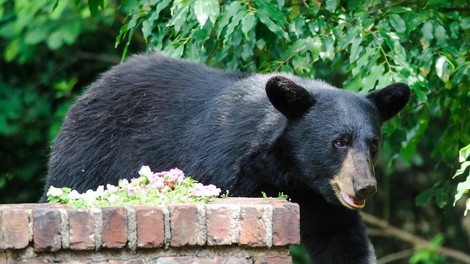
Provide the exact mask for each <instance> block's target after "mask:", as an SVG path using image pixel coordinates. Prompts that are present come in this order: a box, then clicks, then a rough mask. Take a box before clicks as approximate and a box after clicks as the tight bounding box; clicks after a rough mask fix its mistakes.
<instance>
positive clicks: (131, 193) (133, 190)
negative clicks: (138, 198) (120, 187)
mask: <svg viewBox="0 0 470 264" xmlns="http://www.w3.org/2000/svg"><path fill="white" fill-rule="evenodd" d="M136 191H137V190H136V188H134V187H131V186H129V187H128V188H127V193H128V194H129V195H130V196H134V195H135V192H136Z"/></svg>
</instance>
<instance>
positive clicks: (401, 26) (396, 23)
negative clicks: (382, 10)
mask: <svg viewBox="0 0 470 264" xmlns="http://www.w3.org/2000/svg"><path fill="white" fill-rule="evenodd" d="M389 21H390V24H391V25H392V27H393V28H395V30H396V31H397V32H399V33H404V32H405V31H406V24H405V21H404V20H403V19H402V18H401V16H399V15H397V14H392V15H390V20H389Z"/></svg>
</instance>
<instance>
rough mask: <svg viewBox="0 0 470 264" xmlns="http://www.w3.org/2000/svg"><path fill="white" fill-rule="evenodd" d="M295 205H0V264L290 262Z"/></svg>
mask: <svg viewBox="0 0 470 264" xmlns="http://www.w3.org/2000/svg"><path fill="white" fill-rule="evenodd" d="M299 242H300V235H299V207H298V205H296V204H293V203H288V202H285V201H279V200H275V199H247V198H230V199H220V200H217V201H215V202H213V203H210V204H207V205H198V206H194V205H184V204H182V205H170V206H168V207H166V208H160V207H153V206H134V207H103V208H93V209H72V208H69V207H65V206H60V205H48V204H11V205H0V263H13V262H15V261H20V262H21V263H33V262H34V263H48V262H66V263H97V262H101V263H162V264H163V263H165V264H167V263H168V264H170V263H184V264H185V263H188V264H189V263H211V264H212V263H242V264H243V263H292V260H291V257H290V256H289V245H291V244H298V243H299Z"/></svg>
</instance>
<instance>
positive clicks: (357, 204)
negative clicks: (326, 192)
mask: <svg viewBox="0 0 470 264" xmlns="http://www.w3.org/2000/svg"><path fill="white" fill-rule="evenodd" d="M340 196H341V202H343V204H345V205H346V206H347V207H350V208H352V209H362V208H364V206H365V205H366V200H365V199H358V198H356V197H354V196H352V195H349V194H346V193H345V192H343V191H340Z"/></svg>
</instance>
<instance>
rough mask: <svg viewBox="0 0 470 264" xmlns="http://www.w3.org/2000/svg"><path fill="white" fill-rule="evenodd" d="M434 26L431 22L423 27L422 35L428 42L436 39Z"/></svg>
mask: <svg viewBox="0 0 470 264" xmlns="http://www.w3.org/2000/svg"><path fill="white" fill-rule="evenodd" d="M433 29H434V28H433V26H432V23H431V22H429V21H428V22H426V23H424V25H423V27H422V28H421V33H422V35H423V38H424V39H426V40H432V39H433V38H434V35H433Z"/></svg>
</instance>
